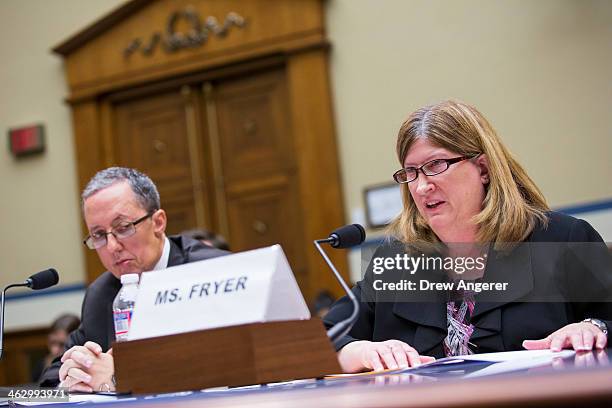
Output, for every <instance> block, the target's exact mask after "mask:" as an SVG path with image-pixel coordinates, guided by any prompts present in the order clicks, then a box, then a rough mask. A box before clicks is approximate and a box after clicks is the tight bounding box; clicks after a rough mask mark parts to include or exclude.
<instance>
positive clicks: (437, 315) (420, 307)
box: [393, 302, 446, 352]
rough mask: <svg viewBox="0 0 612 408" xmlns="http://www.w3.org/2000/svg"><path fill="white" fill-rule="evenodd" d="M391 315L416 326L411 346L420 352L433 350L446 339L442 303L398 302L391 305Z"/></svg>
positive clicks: (444, 306)
mask: <svg viewBox="0 0 612 408" xmlns="http://www.w3.org/2000/svg"><path fill="white" fill-rule="evenodd" d="M393 314H395V315H396V316H398V317H399V318H402V319H404V320H408V321H410V322H413V323H416V324H417V328H416V333H415V336H414V340H413V342H412V344H411V346H413V347H414V348H415V349H417V350H419V351H420V352H426V351H428V350H431V349H433V348H435V347H436V346H438V345H439V344H440V343H442V341H443V340H444V337H446V303H444V302H399V303H395V304H394V305H393Z"/></svg>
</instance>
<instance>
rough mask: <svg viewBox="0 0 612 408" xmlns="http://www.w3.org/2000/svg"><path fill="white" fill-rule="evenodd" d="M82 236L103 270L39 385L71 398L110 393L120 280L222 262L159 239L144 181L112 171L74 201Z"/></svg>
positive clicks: (195, 246)
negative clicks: (77, 393)
mask: <svg viewBox="0 0 612 408" xmlns="http://www.w3.org/2000/svg"><path fill="white" fill-rule="evenodd" d="M81 199H82V209H83V216H84V219H85V224H86V225H87V229H88V230H89V235H88V236H87V237H86V238H85V240H84V241H83V242H84V244H85V245H86V246H87V247H88V248H90V249H92V250H95V251H96V252H97V253H98V257H99V258H100V261H101V262H102V264H103V265H104V267H106V269H107V271H106V272H104V273H103V274H102V275H100V277H98V278H97V279H96V280H95V281H94V282H93V283H92V284H91V285H90V286H89V288H88V289H87V292H86V293H85V299H84V300H83V308H82V317H81V325H80V326H79V328H78V329H77V330H75V331H74V332H72V333H71V334H70V338H69V339H68V342H67V344H66V349H67V351H66V352H65V353H64V355H63V356H62V357H61V359H60V358H58V359H56V360H55V361H54V362H53V364H52V365H51V366H50V367H49V368H48V369H47V370H46V371H45V373H44V374H43V376H42V379H41V386H56V385H58V384H59V385H60V386H64V387H67V388H69V389H70V390H71V391H83V392H91V391H109V390H112V389H114V384H113V382H114V381H113V379H114V375H113V373H114V364H113V357H112V350H109V348H110V346H111V344H112V342H113V341H114V340H115V332H114V324H113V317H112V303H113V300H114V299H115V296H116V295H117V293H118V292H119V289H120V288H121V281H120V279H121V275H124V274H129V273H138V274H140V273H142V272H145V271H152V270H158V269H165V268H167V267H170V266H175V265H181V264H185V263H189V262H195V261H201V260H204V259H209V258H214V257H217V256H221V255H225V254H227V252H225V251H221V250H218V249H214V248H212V247H209V246H206V245H204V244H203V243H201V242H200V241H197V240H194V239H191V238H188V237H185V236H166V234H165V230H166V221H167V220H166V213H165V211H164V210H162V209H161V207H160V200H159V193H158V192H157V188H156V187H155V184H154V183H153V182H152V181H151V179H150V178H149V177H147V176H146V175H145V174H143V173H141V172H139V171H137V170H134V169H128V168H122V167H111V168H108V169H105V170H102V171H100V172H98V173H97V174H96V175H95V176H94V177H93V178H92V179H91V180H90V181H89V183H88V184H87V186H86V187H85V189H84V190H83V193H82V195H81Z"/></svg>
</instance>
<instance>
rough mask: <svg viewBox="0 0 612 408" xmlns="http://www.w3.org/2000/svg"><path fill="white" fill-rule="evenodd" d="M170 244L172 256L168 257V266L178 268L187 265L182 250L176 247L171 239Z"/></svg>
mask: <svg viewBox="0 0 612 408" xmlns="http://www.w3.org/2000/svg"><path fill="white" fill-rule="evenodd" d="M168 242H170V254H169V255H168V266H177V265H182V264H184V263H187V258H186V256H185V254H184V253H183V251H181V248H179V247H178V245H176V244H175V243H174V242H173V240H171V239H169V240H168Z"/></svg>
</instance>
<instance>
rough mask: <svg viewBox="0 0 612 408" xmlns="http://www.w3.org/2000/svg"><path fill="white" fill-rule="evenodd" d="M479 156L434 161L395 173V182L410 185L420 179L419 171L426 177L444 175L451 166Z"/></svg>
mask: <svg viewBox="0 0 612 408" xmlns="http://www.w3.org/2000/svg"><path fill="white" fill-rule="evenodd" d="M478 156H479V155H471V156H461V157H455V158H452V159H434V160H430V161H428V162H427V163H425V164H423V165H422V166H421V167H406V168H405V169H400V170H398V171H396V172H395V173H393V180H395V182H396V183H400V184H404V183H410V182H411V181H414V180H416V179H417V177H419V171H420V172H422V173H423V174H424V175H426V176H435V175H436V174H440V173H444V172H445V171H446V170H448V168H449V167H450V166H451V164H455V163H459V162H460V161H463V160H468V159H474V158H476V157H478Z"/></svg>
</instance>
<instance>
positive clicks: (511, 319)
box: [324, 212, 612, 358]
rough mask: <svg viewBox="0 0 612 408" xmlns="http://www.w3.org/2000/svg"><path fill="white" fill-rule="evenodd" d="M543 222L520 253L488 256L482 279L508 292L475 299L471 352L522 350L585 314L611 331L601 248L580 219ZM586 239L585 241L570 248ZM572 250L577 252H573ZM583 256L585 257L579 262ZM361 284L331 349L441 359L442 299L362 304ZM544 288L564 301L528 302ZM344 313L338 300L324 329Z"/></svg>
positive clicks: (610, 284) (345, 304)
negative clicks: (400, 351) (352, 319)
mask: <svg viewBox="0 0 612 408" xmlns="http://www.w3.org/2000/svg"><path fill="white" fill-rule="evenodd" d="M549 218H550V223H549V225H548V227H547V228H546V229H544V228H536V229H535V230H534V231H533V232H532V234H531V235H530V237H529V238H528V240H527V242H528V243H533V244H534V245H525V246H524V248H523V250H521V251H519V252H520V253H519V254H516V253H512V254H511V255H510V256H507V257H499V258H497V257H491V256H490V257H489V259H488V261H487V265H486V269H485V275H484V278H483V281H485V282H508V283H509V285H508V287H509V290H508V292H507V293H505V294H504V296H503V299H502V300H501V301H498V302H493V301H491V299H490V298H489V299H485V300H484V301H483V296H480V295H479V294H477V295H476V296H475V300H476V306H475V309H474V312H473V315H472V320H471V323H472V324H473V325H474V332H473V334H472V337H471V339H470V342H471V343H474V344H475V345H476V347H471V348H472V349H473V350H474V351H475V352H476V353H486V352H497V351H510V350H521V349H522V345H521V343H522V342H523V340H526V339H541V338H544V337H546V336H548V335H549V334H551V333H552V332H554V331H555V330H557V329H559V328H561V327H563V326H565V325H567V324H570V323H575V322H580V321H581V320H583V319H585V318H587V317H592V318H599V319H601V320H603V321H604V322H605V323H606V324H607V326H608V327H609V328H611V329H612V303H609V302H611V301H612V300H611V299H610V295H611V294H612V270H611V269H610V268H611V266H610V265H611V264H610V254H609V253H608V250H607V247H606V246H605V244H604V243H603V240H602V239H601V237H600V236H599V234H598V233H597V232H596V231H595V230H594V229H593V228H592V227H591V226H590V225H589V224H588V223H587V222H585V221H583V220H578V219H576V218H573V217H570V216H567V215H562V214H559V213H554V212H552V213H549ZM587 242H588V243H590V244H586V245H584V244H574V243H587ZM544 243H546V244H544ZM549 243H550V244H549ZM576 246H578V247H580V248H581V250H580V251H577V250H575V247H576ZM585 253H586V257H588V258H589V260H586V261H585V259H584V257H585ZM375 256H376V254H375ZM593 259H594V260H596V262H598V264H597V265H596V267H586V266H585V264H588V263H590V260H593ZM551 277H552V278H553V279H554V281H552V280H551ZM368 282H369V283H368ZM368 284H371V281H368V273H366V277H365V279H364V280H362V281H360V282H359V283H357V285H356V286H355V287H354V288H353V292H354V293H355V295H356V296H357V299H358V300H360V306H361V307H360V311H359V317H358V320H357V322H356V324H355V325H354V326H353V328H352V329H351V331H350V332H349V334H348V335H347V336H344V337H342V338H340V339H339V340H338V341H337V342H336V344H335V346H336V349H337V350H339V349H340V348H342V347H344V346H345V345H346V344H348V343H350V342H352V341H355V340H370V341H385V340H390V339H396V340H401V341H404V342H406V343H408V344H410V345H411V346H413V347H414V348H415V349H416V350H417V351H418V352H419V353H421V354H424V355H430V356H434V357H437V358H440V357H444V349H443V341H444V338H445V337H446V335H447V326H446V325H447V318H446V302H445V301H438V302H435V301H427V302H420V301H417V302H406V301H402V302H375V301H363V299H364V298H363V297H362V296H363V295H364V292H365V291H366V290H367V287H366V286H365V285H368ZM551 287H560V288H561V289H560V290H561V291H562V292H564V293H562V295H563V296H564V297H563V298H564V299H568V301H566V302H559V301H556V302H538V301H533V300H534V299H535V300H538V299H539V298H535V297H533V295H534V293H535V292H536V291H544V292H545V291H546V290H548V289H549V288H551ZM557 295H559V293H557ZM554 298H558V296H557V297H554ZM370 300H371V299H370ZM591 300H593V301H591ZM595 300H598V301H595ZM351 311H352V306H351V302H350V301H349V300H348V298H347V297H344V298H342V299H340V300H338V302H336V304H335V305H334V306H332V308H331V310H330V312H329V313H328V314H327V315H326V316H325V318H324V322H325V324H326V326H327V327H331V326H332V325H333V324H334V323H336V322H338V321H341V320H342V319H344V318H346V317H348V316H349V315H350V313H351Z"/></svg>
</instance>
